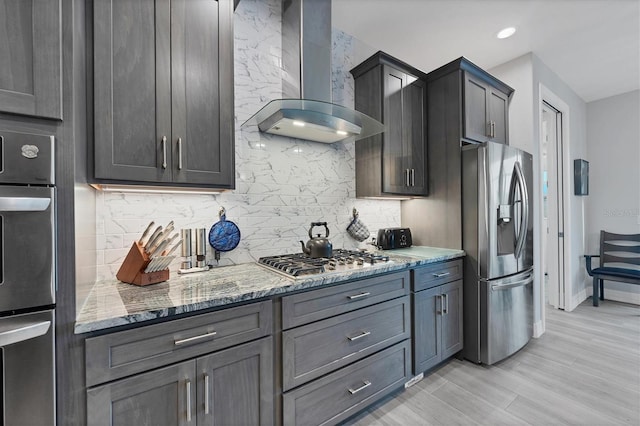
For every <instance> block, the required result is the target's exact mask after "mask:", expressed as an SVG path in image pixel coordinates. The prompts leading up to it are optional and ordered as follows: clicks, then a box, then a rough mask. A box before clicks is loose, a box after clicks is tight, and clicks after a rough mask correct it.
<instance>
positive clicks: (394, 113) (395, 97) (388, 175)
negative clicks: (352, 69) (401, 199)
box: [382, 65, 407, 194]
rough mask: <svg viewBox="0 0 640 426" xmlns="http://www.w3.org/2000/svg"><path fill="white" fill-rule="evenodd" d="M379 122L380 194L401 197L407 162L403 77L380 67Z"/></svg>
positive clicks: (398, 72)
mask: <svg viewBox="0 0 640 426" xmlns="http://www.w3.org/2000/svg"><path fill="white" fill-rule="evenodd" d="M383 73H384V83H383V84H384V100H383V120H382V122H383V123H384V125H385V126H386V127H387V130H386V131H385V132H384V134H383V142H382V145H383V146H382V192H387V193H391V194H402V193H404V192H405V191H406V185H407V180H406V179H407V174H406V172H407V168H406V164H407V160H406V159H405V157H404V155H405V154H404V139H403V138H404V137H403V132H404V129H403V127H404V123H403V110H404V106H405V105H404V100H403V97H404V93H403V92H404V91H403V89H404V85H405V82H406V78H407V76H406V74H405V73H403V72H400V71H398V70H395V69H393V68H391V67H388V66H386V65H385V66H383Z"/></svg>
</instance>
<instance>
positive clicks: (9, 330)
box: [0, 318, 51, 347]
mask: <svg viewBox="0 0 640 426" xmlns="http://www.w3.org/2000/svg"><path fill="white" fill-rule="evenodd" d="M49 327H51V321H24V320H17V319H13V318H5V319H2V320H0V347H4V346H8V345H12V344H14V343H20V342H24V341H25V340H30V339H34V338H36V337H39V336H43V335H45V334H46V333H47V331H49Z"/></svg>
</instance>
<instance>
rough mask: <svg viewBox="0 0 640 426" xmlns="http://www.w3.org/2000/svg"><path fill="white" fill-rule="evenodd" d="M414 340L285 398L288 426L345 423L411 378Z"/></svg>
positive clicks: (329, 376)
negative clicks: (412, 342)
mask: <svg viewBox="0 0 640 426" xmlns="http://www.w3.org/2000/svg"><path fill="white" fill-rule="evenodd" d="M410 369H411V341H410V340H405V341H404V342H401V343H398V344H396V345H393V346H391V347H390V348H387V349H385V350H382V351H380V352H378V353H376V354H375V355H372V356H370V357H368V358H365V359H363V360H361V361H358V362H356V363H353V364H351V365H349V366H348V367H346V368H343V369H341V370H338V371H335V372H333V373H331V374H328V375H326V376H324V377H322V378H321V379H318V380H316V381H314V382H311V383H310V384H307V385H304V386H301V387H299V388H297V389H294V390H292V391H291V392H287V393H286V394H285V395H284V397H283V412H284V424H285V425H308V424H314V425H328V424H335V423H337V422H339V421H342V420H344V419H346V418H348V417H349V416H351V415H352V414H355V413H357V412H358V411H360V410H362V409H363V408H365V407H366V406H367V405H369V404H371V403H372V402H373V401H375V400H376V399H377V398H380V397H382V396H383V395H385V394H387V393H389V392H390V391H392V390H395V389H397V388H399V387H401V386H402V385H403V384H404V383H405V382H407V381H408V380H409V379H410V378H411V371H410Z"/></svg>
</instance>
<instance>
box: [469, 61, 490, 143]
mask: <svg viewBox="0 0 640 426" xmlns="http://www.w3.org/2000/svg"><path fill="white" fill-rule="evenodd" d="M463 75H464V129H463V130H464V137H465V138H467V139H473V140H475V141H478V142H485V141H487V140H489V137H488V134H489V132H488V129H489V115H488V111H487V99H488V98H489V92H490V89H489V87H488V86H487V85H486V84H485V83H484V82H483V81H481V80H477V79H475V78H474V77H472V76H471V75H469V74H467V73H464V74H463Z"/></svg>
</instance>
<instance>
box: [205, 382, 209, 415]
mask: <svg viewBox="0 0 640 426" xmlns="http://www.w3.org/2000/svg"><path fill="white" fill-rule="evenodd" d="M204 413H205V414H209V375H208V374H205V375H204Z"/></svg>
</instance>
